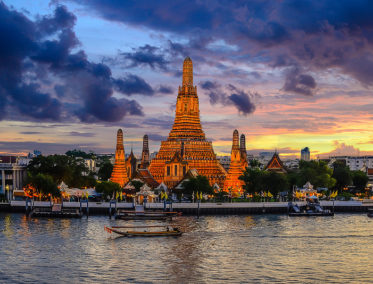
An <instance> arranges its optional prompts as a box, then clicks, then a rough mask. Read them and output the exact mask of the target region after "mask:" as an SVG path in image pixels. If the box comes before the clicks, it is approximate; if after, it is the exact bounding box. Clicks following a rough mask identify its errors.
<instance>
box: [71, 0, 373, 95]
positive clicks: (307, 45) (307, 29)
mask: <svg viewBox="0 0 373 284" xmlns="http://www.w3.org/2000/svg"><path fill="white" fill-rule="evenodd" d="M76 2H78V3H82V4H83V5H86V6H89V7H91V8H93V9H94V10H95V11H97V13H98V14H99V15H101V16H102V17H104V18H106V19H108V20H110V21H118V22H123V23H126V24H130V25H132V26H139V27H146V28H149V29H152V30H158V31H164V32H168V33H171V34H172V35H177V36H183V37H184V38H186V39H187V40H189V41H188V42H185V41H182V42H183V43H181V42H176V41H175V40H174V39H173V40H172V41H170V40H169V41H168V48H169V49H168V52H169V53H170V54H172V55H183V56H185V55H191V56H192V57H193V58H198V60H199V59H203V60H205V61H206V62H209V63H210V64H213V62H215V64H216V62H217V61H218V60H217V59H219V58H224V59H225V60H231V61H233V62H247V63H248V64H250V63H252V62H254V63H263V64H267V65H268V66H270V67H291V68H294V67H297V66H303V67H304V68H305V69H306V70H311V71H313V72H317V71H320V70H325V69H328V68H337V69H338V70H339V71H340V72H342V73H345V74H349V75H351V76H352V77H354V78H356V79H357V80H359V81H360V82H361V83H363V84H364V85H367V86H369V85H372V82H373V72H370V71H371V70H372V67H373V59H372V56H373V17H372V16H371V15H372V14H373V2H372V1H369V0H359V1H351V0H340V1H313V0H304V1H296V0H284V1H259V0H253V1H244V0H242V1H226V0H221V1H205V2H203V1H197V0H196V1H182V0H178V1H173V2H172V3H170V1H166V0H163V1H162V0H161V1H153V2H149V1H145V0H142V1H141V0H140V1H134V2H129V1H127V2H124V3H123V2H118V1H114V0H109V1H99V0H89V1H88V0H83V1H81V0H79V1H77V0H76ZM181 11H182V12H181ZM219 40H223V41H224V42H225V43H229V45H231V46H233V47H234V49H232V50H229V51H228V52H227V49H226V48H225V49H224V48H222V49H214V50H213V51H212V50H211V48H210V47H209V45H210V44H211V43H213V42H216V41H219ZM187 53H188V54H187ZM313 83H315V84H313ZM286 84H290V85H289V88H290V89H292V91H293V92H295V93H298V94H299V93H300V94H303V95H310V94H313V93H314V87H312V86H313V85H315V86H316V82H315V80H314V79H313V80H312V79H311V76H310V75H307V74H299V75H298V76H296V77H295V78H293V80H292V81H291V82H287V83H285V85H286ZM284 89H286V88H284Z"/></svg>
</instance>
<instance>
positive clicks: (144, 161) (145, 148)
mask: <svg viewBox="0 0 373 284" xmlns="http://www.w3.org/2000/svg"><path fill="white" fill-rule="evenodd" d="M148 167H149V138H148V135H146V134H145V135H144V138H143V141H142V154H141V164H140V166H139V168H140V169H147V168H148Z"/></svg>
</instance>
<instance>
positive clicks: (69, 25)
mask: <svg viewBox="0 0 373 284" xmlns="http://www.w3.org/2000/svg"><path fill="white" fill-rule="evenodd" d="M0 18H1V19H2V21H1V22H0V41H1V42H2V44H1V46H0V100H1V104H0V119H4V118H6V117H7V118H11V119H30V118H31V119H33V120H36V121H38V120H51V121H59V120H61V119H72V118H73V117H77V118H79V119H80V120H82V121H85V122H93V121H112V122H113V121H119V120H121V119H122V118H123V117H124V116H126V115H142V114H143V113H142V108H141V106H140V105H139V104H138V103H137V102H136V101H134V100H129V99H126V98H120V99H118V98H116V97H114V96H113V94H114V90H117V91H118V92H120V93H122V94H124V95H132V94H142V95H152V94H153V93H154V91H153V89H152V88H151V87H150V85H148V84H147V83H146V82H145V81H144V79H142V78H140V77H138V76H136V75H132V74H127V75H126V77H124V78H120V79H115V78H113V77H112V74H111V70H110V68H109V67H108V66H107V65H105V64H101V63H98V64H97V63H93V62H91V61H89V60H88V59H87V56H86V54H85V52H84V51H82V50H80V51H77V52H75V53H73V50H76V48H78V46H79V40H78V39H77V37H76V35H75V33H74V31H73V27H74V25H75V21H76V17H75V16H74V15H73V14H72V13H71V12H69V11H68V10H67V8H66V7H64V6H58V7H57V8H56V9H55V11H54V14H53V15H52V16H43V17H38V18H37V20H35V21H31V20H30V19H28V18H27V17H26V16H25V15H24V14H22V13H21V12H18V11H15V10H12V9H10V8H8V7H7V6H6V5H5V4H4V3H2V2H1V3H0ZM57 82H58V83H57Z"/></svg>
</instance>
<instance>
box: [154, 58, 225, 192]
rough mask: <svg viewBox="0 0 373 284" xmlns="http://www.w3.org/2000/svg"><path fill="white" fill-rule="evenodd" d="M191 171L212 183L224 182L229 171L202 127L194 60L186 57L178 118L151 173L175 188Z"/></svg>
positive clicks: (177, 104)
mask: <svg viewBox="0 0 373 284" xmlns="http://www.w3.org/2000/svg"><path fill="white" fill-rule="evenodd" d="M189 170H195V171H196V172H197V173H198V174H199V175H203V176H206V177H207V178H208V179H209V182H210V185H214V184H218V185H219V187H223V185H224V179H225V175H226V171H225V169H224V168H223V167H222V165H220V163H219V161H218V160H217V159H216V155H215V153H214V149H213V147H212V143H211V142H210V141H206V138H205V133H204V132H203V130H202V126H201V121H200V116H199V102H198V95H197V87H196V86H193V62H192V60H191V59H190V58H189V57H187V58H185V60H184V63H183V78H182V83H181V86H179V92H178V95H177V100H176V109H175V121H174V124H173V126H172V129H171V131H170V134H169V135H168V138H167V140H166V141H162V142H161V147H160V149H159V152H158V154H157V156H156V157H155V158H153V159H152V161H151V163H150V166H149V172H150V174H151V175H152V176H153V177H154V179H155V180H156V181H157V182H158V183H164V184H165V185H166V186H167V187H168V188H173V187H175V186H177V185H178V184H179V182H180V181H181V180H182V179H183V177H184V176H185V174H186V173H187V172H188V171H189Z"/></svg>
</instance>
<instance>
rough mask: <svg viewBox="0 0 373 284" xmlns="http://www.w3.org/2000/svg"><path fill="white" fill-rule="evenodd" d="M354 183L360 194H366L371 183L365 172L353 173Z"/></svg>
mask: <svg viewBox="0 0 373 284" xmlns="http://www.w3.org/2000/svg"><path fill="white" fill-rule="evenodd" d="M351 176H352V183H353V185H354V186H355V187H356V190H357V191H358V192H365V187H366V186H367V183H368V181H369V178H368V176H367V174H366V173H365V172H362V171H352V172H351Z"/></svg>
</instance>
